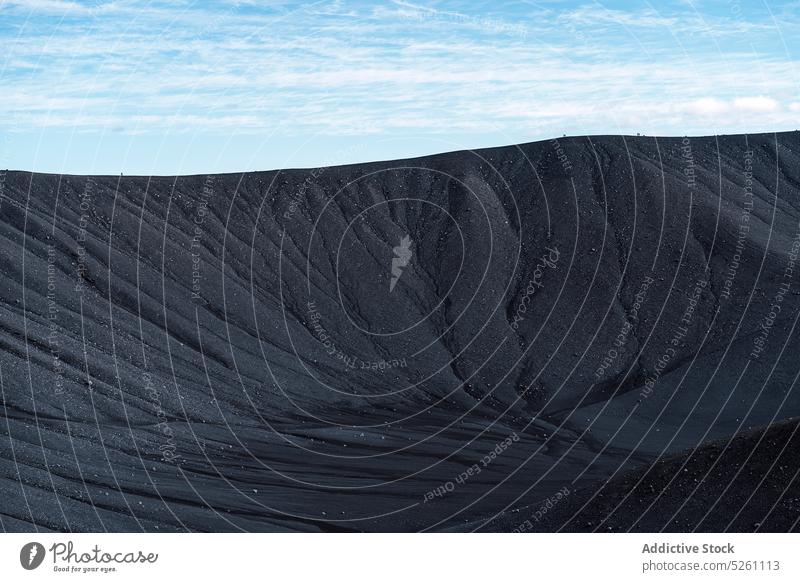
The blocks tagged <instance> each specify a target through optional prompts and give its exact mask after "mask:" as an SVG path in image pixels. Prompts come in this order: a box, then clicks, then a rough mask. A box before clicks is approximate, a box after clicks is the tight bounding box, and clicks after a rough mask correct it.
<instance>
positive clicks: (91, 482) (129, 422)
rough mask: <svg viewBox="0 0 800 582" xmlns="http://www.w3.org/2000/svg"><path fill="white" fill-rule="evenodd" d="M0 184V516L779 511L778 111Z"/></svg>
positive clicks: (789, 501)
mask: <svg viewBox="0 0 800 582" xmlns="http://www.w3.org/2000/svg"><path fill="white" fill-rule="evenodd" d="M1 184H2V186H0V187H2V199H1V200H0V236H2V242H0V273H2V280H1V281H0V307H1V308H2V315H1V316H0V326H2V328H1V329H0V342H2V352H0V389H1V390H2V391H1V393H0V397H1V398H2V411H3V418H2V419H0V451H1V452H2V454H0V498H2V499H3V502H2V504H0V524H1V525H2V528H3V529H4V530H5V531H50V530H55V531H286V530H291V531H421V530H424V531H435V530H452V529H462V530H472V529H477V530H501V531H512V530H513V531H519V530H520V526H521V525H522V524H523V523H524V522H525V521H526V520H529V522H530V521H531V520H530V518H531V516H532V515H533V514H535V512H536V511H537V508H539V507H541V506H542V504H543V503H546V502H550V505H553V502H552V501H550V500H552V499H554V497H555V496H556V495H557V493H558V492H560V491H568V492H569V495H566V496H562V497H561V498H558V499H556V503H555V506H554V507H553V509H552V511H551V510H548V513H549V517H548V518H547V519H540V520H537V521H536V522H535V523H536V524H537V527H536V528H535V529H541V530H546V531H555V530H559V529H568V530H572V531H575V530H578V531H594V530H598V529H599V530H601V531H605V530H606V529H605V528H606V526H607V525H608V526H610V528H612V529H613V530H614V531H626V530H628V529H636V530H646V531H659V530H662V529H670V530H676V531H691V530H694V529H704V530H709V531H727V530H729V529H730V530H737V531H738V530H750V529H758V527H756V526H753V523H751V521H752V520H750V521H747V520H748V519H750V518H751V517H752V515H755V514H753V513H752V512H751V511H750V509H749V508H752V507H758V508H760V509H759V513H758V517H757V519H758V520H759V523H760V522H763V523H764V524H766V525H765V526H764V528H762V529H769V530H779V531H787V530H791V529H792V528H796V527H797V523H798V520H800V503H798V501H797V498H796V496H797V490H798V489H797V482H796V479H795V478H796V476H797V473H798V469H800V465H798V458H797V455H790V454H786V455H783V456H780V454H779V453H778V452H776V451H772V452H771V453H770V454H765V449H764V444H763V443H764V439H758V438H755V437H753V435H754V434H756V435H758V434H767V435H770V437H769V438H773V437H774V438H776V439H778V440H779V441H780V442H783V443H795V441H796V438H795V437H794V436H793V435H794V431H795V429H796V426H797V424H796V422H782V421H785V420H786V419H790V418H793V417H796V416H798V415H800V397H798V392H797V390H796V382H797V377H798V372H800V361H799V360H798V358H797V353H798V348H800V332H798V330H797V329H796V324H797V318H798V314H799V313H800V312H799V311H798V307H800V281H799V280H798V279H799V276H800V263H798V251H799V250H800V133H798V132H790V133H779V134H762V135H749V136H744V135H742V136H724V137H704V138H695V137H692V138H655V137H646V136H641V137H623V136H602V137H591V138H590V137H575V138H560V139H559V140H552V141H544V142H537V143H530V144H524V145H519V146H511V147H503V148H493V149H485V150H477V151H462V152H454V153H448V154H441V155H435V156H429V157H424V158H417V159H412V160H401V161H393V162H378V163H367V164H360V165H351V166H343V167H327V168H318V169H312V170H287V171H283V170H281V171H271V172H248V173H245V174H225V175H209V176H180V177H150V178H148V177H129V176H94V177H85V176H66V175H65V176H57V175H45V174H31V173H25V172H7V173H5V174H4V181H3V182H2V183H1ZM775 427H780V432H779V433H774V432H770V431H774V430H776V429H775ZM753 431H755V432H753ZM759 431H760V432H759ZM737 434H739V435H740V436H739V437H736V436H735V435H737ZM775 434H778V436H775ZM731 439H734V440H731ZM726 443H733V445H732V446H730V447H728V448H727V449H725V453H724V454H725V459H726V465H727V464H730V465H731V466H734V465H736V466H737V467H740V468H741V470H742V474H743V475H746V476H748V479H749V480H748V481H747V483H746V485H742V487H741V488H740V487H739V486H738V485H736V484H735V483H738V481H736V480H735V479H734V477H731V479H734V481H732V482H733V483H734V486H733V487H728V488H725V487H717V486H713V487H712V486H710V485H709V486H701V487H693V485H694V484H696V482H697V483H703V482H705V481H708V480H714V479H716V480H717V481H719V480H720V479H722V478H723V477H720V474H719V471H718V469H719V465H715V464H713V463H711V462H710V461H709V454H711V453H709V450H710V449H709V448H708V447H724V446H725V444H726ZM693 451H696V454H695V453H693ZM676 455H677V456H676ZM681 455H682V456H681ZM678 459H683V461H686V462H683V461H681V462H679V461H678ZM698 459H699V460H698ZM776 459H777V461H776ZM684 469H689V470H684ZM778 470H779V471H780V475H779V478H778V477H775V473H774V471H778ZM653 474H655V475H657V478H654V477H653V476H652V475H653ZM752 475H761V476H763V477H764V479H763V480H758V479H756V478H755V477H752V478H750V477H749V476H752ZM642 479H644V481H643V482H644V483H645V484H646V487H647V495H651V494H652V495H658V493H659V492H658V491H656V489H658V488H661V491H662V492H663V496H662V497H661V498H662V499H666V500H669V503H667V502H659V503H661V505H657V507H658V508H659V512H660V513H659V515H660V517H659V518H658V519H656V518H654V517H652V516H653V515H654V513H653V511H652V507H651V505H649V504H648V503H644V502H641V501H640V500H638V498H637V499H634V500H633V501H632V496H631V495H627V494H626V493H629V492H630V491H642V489H637V486H636V485H635V483H638V482H639V481H640V480H642ZM725 479H727V477H725ZM736 479H739V477H736ZM717 481H714V483H716V482H717ZM759 483H761V484H767V485H768V486H761V485H760V484H759ZM604 486H605V487H606V489H605V490H606V491H607V492H608V491H610V492H611V493H608V494H606V495H605V496H604V497H603V500H604V501H603V503H602V504H601V505H597V502H596V501H591V499H595V500H596V499H597V496H596V495H595V493H596V492H597V491H598V490H601V491H602V488H603V487H604ZM676 492H679V493H676ZM745 493H746V494H745ZM681 496H682V497H681ZM633 497H634V498H635V497H636V496H635V495H634V496H633ZM676 499H679V500H680V503H679V502H677V501H676ZM684 499H688V504H685V505H681V503H682V502H683V501H684ZM579 501H582V502H580V503H579ZM612 502H613V505H611V504H612ZM687 507H688V508H693V509H694V510H695V511H700V513H699V514H698V515H700V514H702V510H703V508H708V511H710V512H711V513H709V514H708V515H710V516H711V517H709V518H708V519H707V520H705V521H698V520H695V519H687V518H686V511H687ZM698 508H699V509H698ZM767 509H769V511H767ZM662 510H663V511H662ZM740 510H741V511H740ZM762 510H763V511H762ZM669 512H673V513H675V515H674V516H671V515H669ZM662 514H663V515H662ZM609 515H613V517H608V516H609ZM572 517H575V519H571V518H572ZM608 519H610V520H611V521H608V524H607V523H606V521H607V520H608ZM752 519H756V518H755V517H753V518H752ZM743 520H745V521H743Z"/></svg>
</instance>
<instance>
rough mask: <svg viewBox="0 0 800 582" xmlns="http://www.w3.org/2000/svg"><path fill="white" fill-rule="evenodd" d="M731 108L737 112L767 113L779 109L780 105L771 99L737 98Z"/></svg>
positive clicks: (761, 97) (759, 97) (760, 96)
mask: <svg viewBox="0 0 800 582" xmlns="http://www.w3.org/2000/svg"><path fill="white" fill-rule="evenodd" d="M733 107H734V109H737V110H739V111H749V112H753V113H769V112H772V111H777V110H778V109H780V104H779V103H778V102H777V101H776V100H775V99H772V98H771V97H764V96H763V95H759V96H758V97H739V98H737V99H734V100H733Z"/></svg>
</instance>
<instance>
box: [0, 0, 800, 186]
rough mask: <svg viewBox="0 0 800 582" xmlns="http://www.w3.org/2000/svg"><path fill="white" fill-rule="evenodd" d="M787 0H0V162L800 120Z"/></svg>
mask: <svg viewBox="0 0 800 582" xmlns="http://www.w3.org/2000/svg"><path fill="white" fill-rule="evenodd" d="M798 30H800V2H798V1H796V0H793V1H790V2H772V1H771V0H768V1H765V2H764V1H760V0H713V1H708V2H696V1H693V0H681V1H675V2H636V1H634V2H592V1H589V2H583V1H569V0H564V1H542V2H534V1H530V2H529V1H515V2H464V1H457V2H449V1H447V2H439V1H425V0H413V1H405V0H396V1H394V2H350V1H346V0H342V1H321V2H312V3H309V2H279V1H260V0H252V1H238V2H235V1H230V2H225V1H222V2H213V3H212V2H180V1H177V2H168V3H167V2H132V1H128V0H109V1H105V0H86V1H80V0H18V1H13V0H12V1H3V0H0V46H2V51H0V87H2V89H0V104H2V107H0V168H10V169H25V170H36V171H46V172H56V173H107V174H118V173H120V172H124V173H125V174H176V173H180V174H188V173H205V172H231V171H245V170H265V169H273V168H280V167H309V166H323V165H332V164H341V163H351V162H360V161H368V160H377V159H394V158H402V157H411V156H415V155H423V154H427V153H434V152H441V151H449V150H455V149H469V148H478V147H486V146H492V145H505V144H511V143H518V142H526V141H534V140H540V139H547V138H550V137H553V136H561V135H562V134H567V135H584V134H598V133H629V134H630V133H637V132H642V133H645V134H648V135H651V134H658V135H699V134H722V133H739V132H747V131H749V132H761V131H779V130H788V129H796V128H798V127H800V91H799V89H800V76H799V75H798V73H800V71H798V67H797V66H796V64H795V61H796V60H797V57H798V49H800V35H799V34H798V32H797V31H798Z"/></svg>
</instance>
